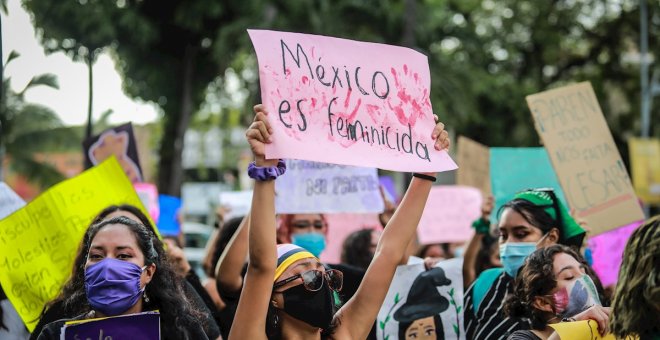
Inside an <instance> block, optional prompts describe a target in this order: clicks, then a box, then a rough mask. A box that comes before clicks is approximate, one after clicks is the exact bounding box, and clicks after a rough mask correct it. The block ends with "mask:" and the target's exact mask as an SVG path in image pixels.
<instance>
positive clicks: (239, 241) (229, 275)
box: [216, 213, 250, 292]
mask: <svg viewBox="0 0 660 340" xmlns="http://www.w3.org/2000/svg"><path fill="white" fill-rule="evenodd" d="M249 221H250V214H249V213H248V215H247V216H245V217H244V218H243V221H241V224H240V225H239V226H238V229H236V232H235V233H234V235H233V236H232V238H231V240H229V244H227V247H226V248H225V250H224V251H223V252H222V255H221V256H220V260H219V261H218V265H217V266H216V277H217V280H218V283H219V285H220V287H222V288H223V290H225V291H230V292H234V291H237V290H239V289H240V288H241V286H243V275H242V271H243V264H244V263H245V257H246V255H247V252H248V224H249V223H250V222H249Z"/></svg>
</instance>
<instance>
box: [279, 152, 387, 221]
mask: <svg viewBox="0 0 660 340" xmlns="http://www.w3.org/2000/svg"><path fill="white" fill-rule="evenodd" d="M285 162H286V173H285V174H284V175H283V176H280V177H279V178H278V179H277V181H275V192H276V193H277V195H276V198H275V211H277V213H279V214H305V213H308V214H313V213H370V212H376V213H380V212H382V211H383V206H384V205H383V198H382V196H381V193H380V183H379V181H378V171H377V170H376V168H364V167H356V166H349V165H339V164H329V163H319V162H311V161H302V160H295V159H287V160H286V161H285Z"/></svg>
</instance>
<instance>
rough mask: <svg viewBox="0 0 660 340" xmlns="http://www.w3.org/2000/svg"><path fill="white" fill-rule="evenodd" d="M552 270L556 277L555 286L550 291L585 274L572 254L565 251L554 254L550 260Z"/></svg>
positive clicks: (564, 285) (565, 285)
mask: <svg viewBox="0 0 660 340" xmlns="http://www.w3.org/2000/svg"><path fill="white" fill-rule="evenodd" d="M552 272H553V274H554V275H555V278H556V279H557V286H555V288H554V289H553V290H552V292H551V293H555V292H557V291H559V290H560V289H562V288H564V287H567V286H568V285H569V284H570V283H572V282H573V281H575V280H577V279H579V278H580V277H582V276H583V275H586V270H585V268H584V266H583V265H582V264H581V263H580V262H578V260H576V259H575V258H574V257H573V256H571V255H569V254H566V253H559V254H557V255H555V257H554V258H553V260H552Z"/></svg>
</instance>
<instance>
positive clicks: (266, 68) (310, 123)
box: [248, 30, 456, 171]
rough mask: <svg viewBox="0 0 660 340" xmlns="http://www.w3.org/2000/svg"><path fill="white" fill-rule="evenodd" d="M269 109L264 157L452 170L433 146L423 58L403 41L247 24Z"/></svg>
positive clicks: (428, 81) (426, 67)
mask: <svg viewBox="0 0 660 340" xmlns="http://www.w3.org/2000/svg"><path fill="white" fill-rule="evenodd" d="M248 33H249V34H250V39H251V40H252V44H253V45H254V48H255V50H256V53H257V60H258V63H259V79H260V82H261V96H262V103H263V104H264V106H265V107H266V109H267V110H268V112H269V115H268V120H269V122H270V124H271V126H272V127H273V134H272V139H273V143H271V144H267V145H266V156H267V157H268V158H270V159H273V158H284V159H305V160H311V161H319V162H327V163H334V164H346V165H356V166H367V167H377V168H381V169H388V170H394V171H447V170H453V169H456V164H455V163H454V162H453V161H452V160H451V158H450V157H449V155H448V154H447V152H446V151H437V150H435V148H434V147H433V145H434V142H435V141H434V140H433V139H431V134H432V132H433V128H434V126H435V122H434V119H433V110H432V108H431V100H430V97H429V95H430V88H431V87H430V85H431V76H430V72H429V65H428V59H427V57H426V56H424V55H423V54H421V53H419V52H416V51H414V50H412V49H409V48H403V47H397V46H390V45H383V44H375V43H367V42H359V41H353V40H346V39H338V38H331V37H324V36H318V35H309V34H299V33H287V32H277V31H263V30H248Z"/></svg>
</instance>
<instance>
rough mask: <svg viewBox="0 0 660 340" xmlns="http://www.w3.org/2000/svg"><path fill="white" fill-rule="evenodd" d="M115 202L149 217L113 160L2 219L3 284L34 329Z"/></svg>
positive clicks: (0, 275) (0, 274)
mask: <svg viewBox="0 0 660 340" xmlns="http://www.w3.org/2000/svg"><path fill="white" fill-rule="evenodd" d="M113 204H117V205H118V204H132V205H134V206H136V207H139V208H140V209H141V210H142V211H143V212H144V213H145V214H147V211H146V210H145V209H144V207H143V206H142V202H141V201H140V198H139V197H138V195H137V194H136V193H135V190H133V186H132V185H131V182H130V181H129V180H128V178H126V174H125V173H124V172H123V171H122V169H121V167H120V165H119V163H118V162H117V160H116V159H115V158H114V157H111V158H110V159H108V160H106V161H105V162H103V163H101V164H100V165H98V166H96V167H94V168H92V169H90V170H87V171H85V172H83V173H82V174H80V175H78V176H76V177H74V178H72V179H69V180H66V181H63V182H60V183H59V184H57V185H55V186H53V187H51V188H50V189H48V190H47V191H46V192H44V193H43V194H41V195H40V196H39V197H37V198H36V199H35V200H33V201H32V202H30V204H28V205H26V206H25V207H23V208H22V209H20V210H18V211H16V212H15V213H13V214H12V215H10V216H8V217H7V218H5V219H3V220H1V221H0V282H2V287H3V288H4V291H5V293H6V294H7V297H8V298H9V300H10V301H11V302H12V304H13V305H14V307H15V308H16V311H17V312H18V314H19V315H20V316H21V318H22V319H23V321H24V322H25V324H26V325H27V327H28V329H29V330H30V331H32V330H33V329H34V326H35V325H36V324H37V321H38V319H39V314H40V313H41V310H42V308H43V306H44V304H45V303H46V302H47V301H50V300H51V299H53V298H54V297H55V296H56V295H57V294H58V293H59V292H60V287H61V285H62V284H63V283H64V282H65V281H66V280H67V279H68V277H69V275H70V273H71V266H72V264H73V259H74V257H75V255H76V251H77V250H78V246H79V244H80V241H81V239H82V236H83V235H84V233H85V231H86V230H87V227H88V226H89V223H90V222H91V221H92V218H94V217H95V216H96V215H97V214H98V213H99V212H100V211H101V210H103V209H104V208H106V207H107V206H109V205H113Z"/></svg>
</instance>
